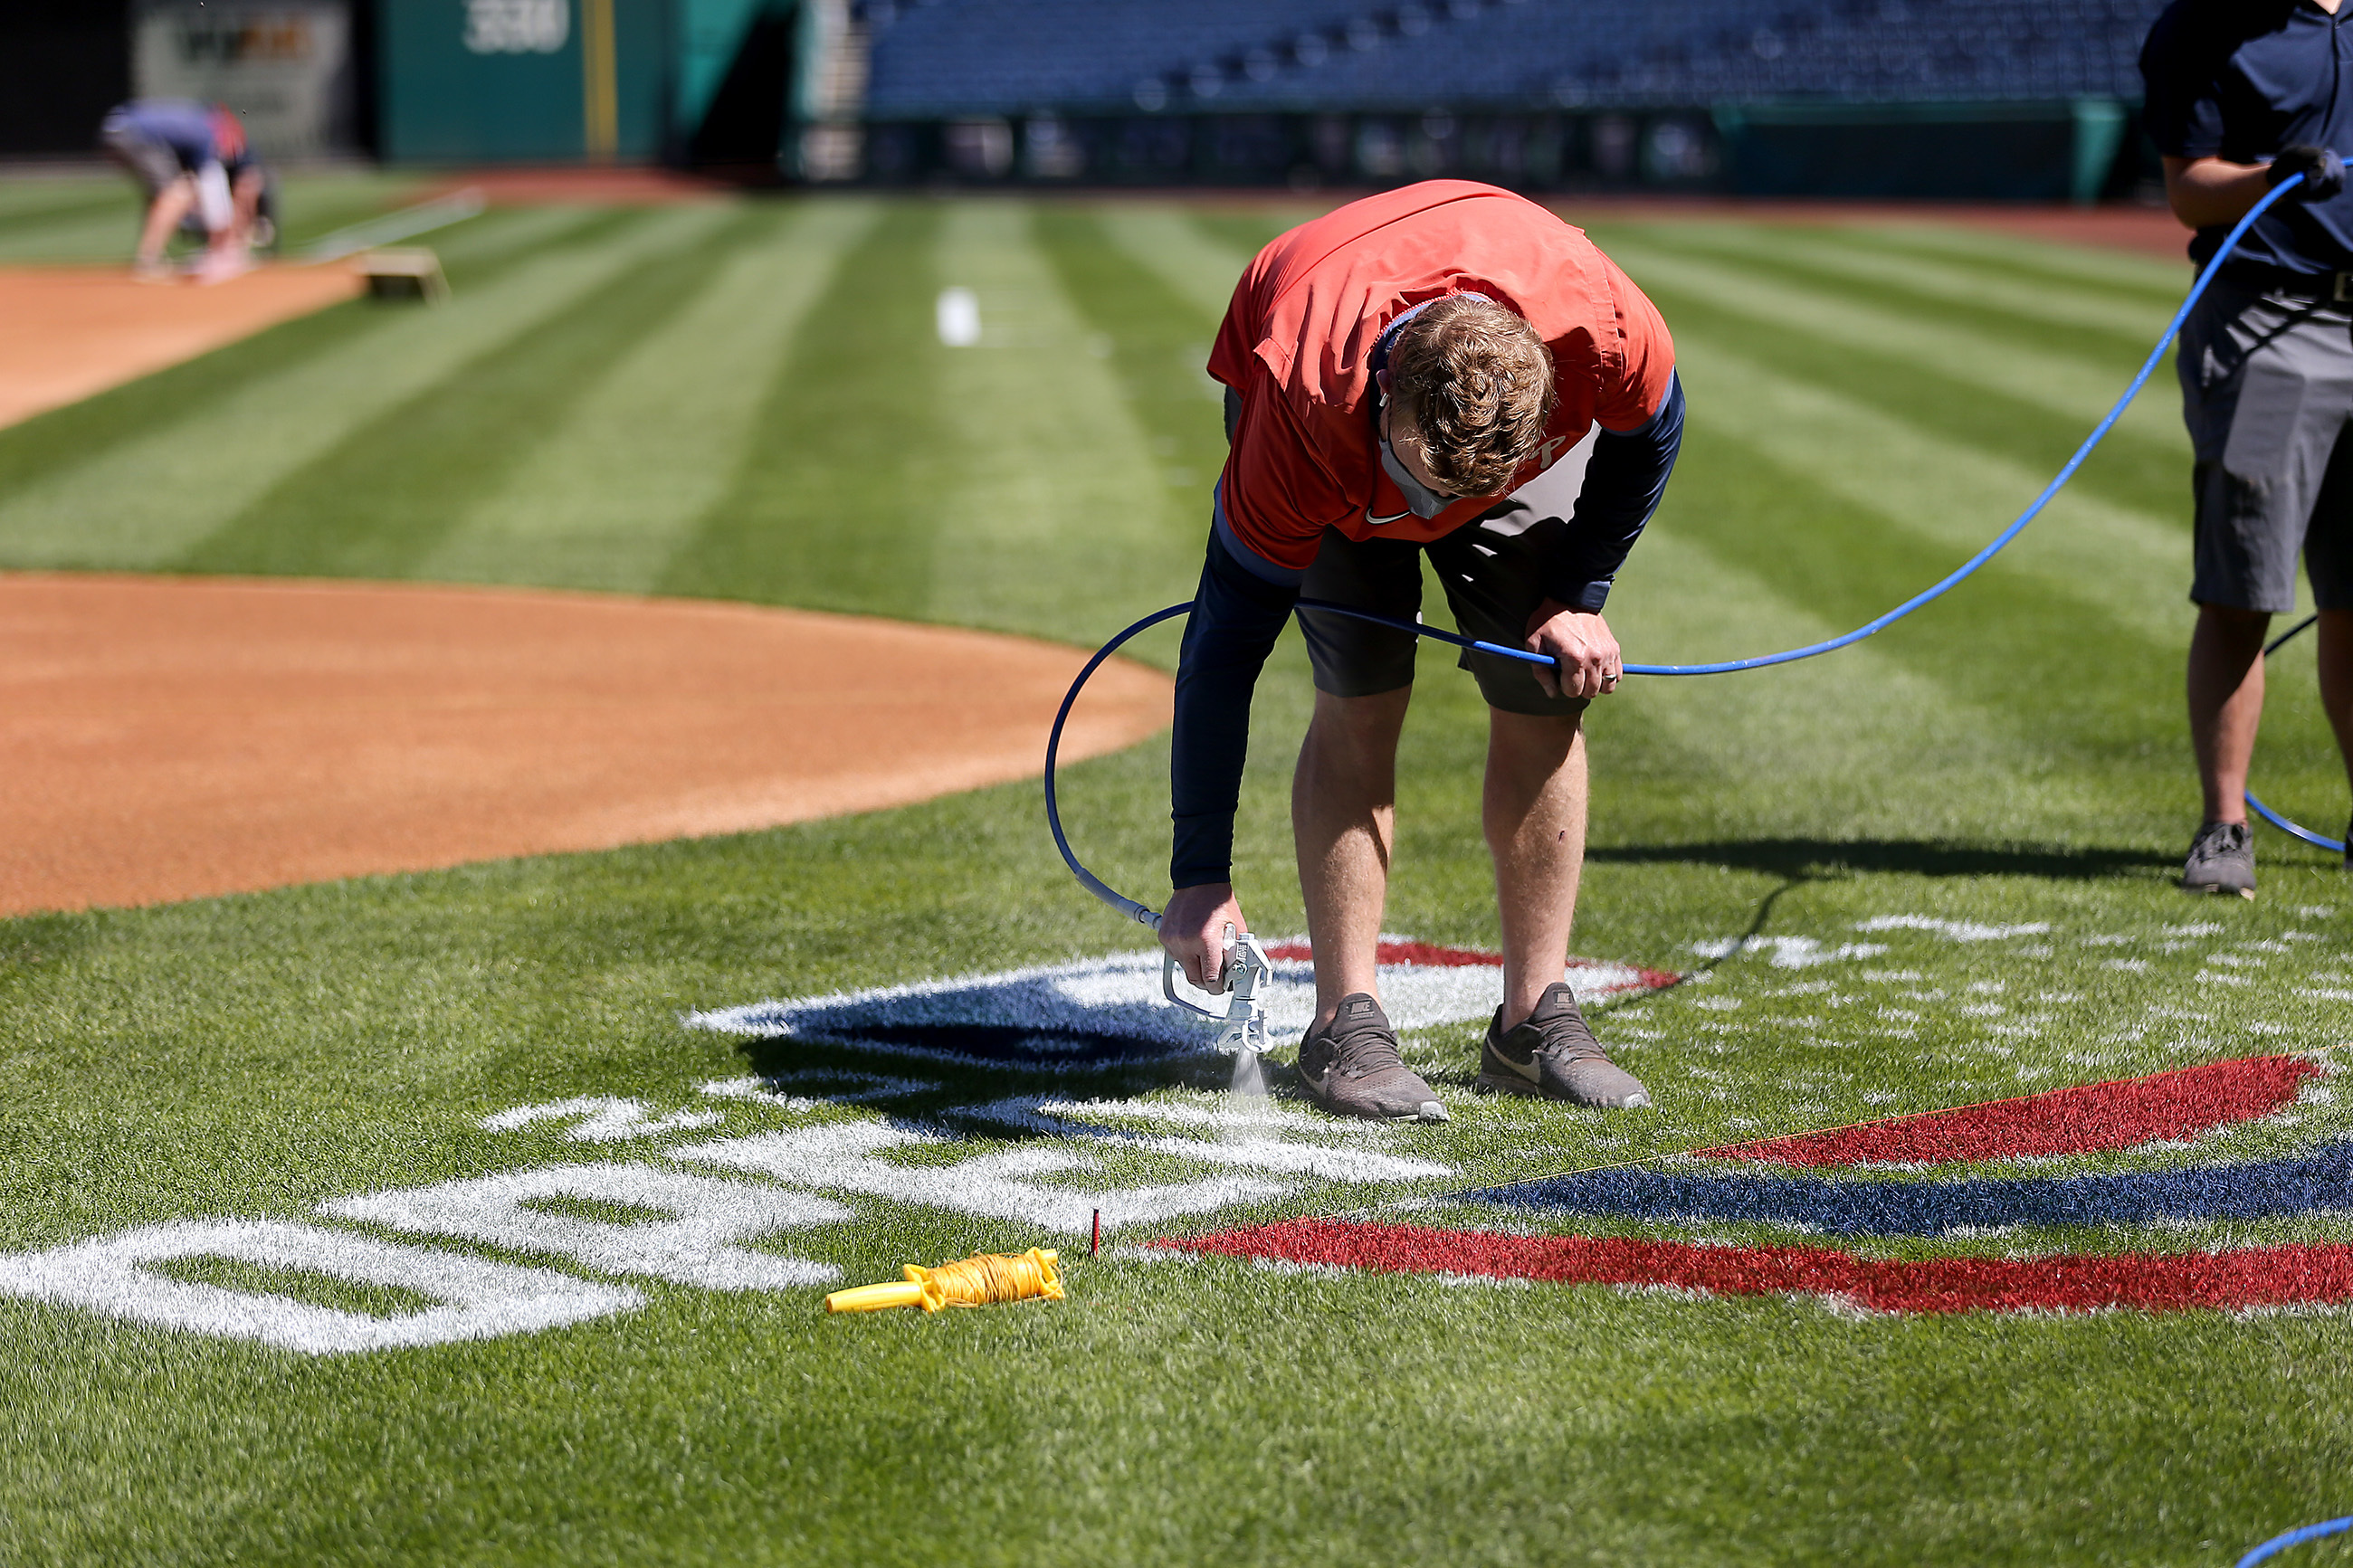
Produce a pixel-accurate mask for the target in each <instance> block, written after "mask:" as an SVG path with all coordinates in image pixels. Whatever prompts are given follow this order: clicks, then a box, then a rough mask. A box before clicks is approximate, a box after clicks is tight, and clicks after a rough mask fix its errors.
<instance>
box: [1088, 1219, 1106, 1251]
mask: <svg viewBox="0 0 2353 1568" xmlns="http://www.w3.org/2000/svg"><path fill="white" fill-rule="evenodd" d="M1102 1250H1103V1210H1101V1209H1097V1210H1095V1233H1094V1235H1093V1237H1092V1238H1090V1239H1089V1241H1088V1242H1087V1256H1088V1257H1089V1258H1092V1257H1093V1256H1094V1255H1095V1254H1096V1253H1098V1252H1101V1251H1102Z"/></svg>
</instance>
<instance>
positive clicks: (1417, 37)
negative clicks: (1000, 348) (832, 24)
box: [865, 0, 2163, 119]
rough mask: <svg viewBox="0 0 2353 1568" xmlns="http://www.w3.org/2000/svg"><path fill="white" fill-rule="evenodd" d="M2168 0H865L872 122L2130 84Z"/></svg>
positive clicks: (1626, 102)
mask: <svg viewBox="0 0 2353 1568" xmlns="http://www.w3.org/2000/svg"><path fill="white" fill-rule="evenodd" d="M2162 5H2163V0H1971V3H1969V4H1956V3H1953V0H1812V3H1810V4H1797V5H1790V4H1783V5H1764V6H1757V5H1741V4H1737V3H1736V0H1391V3H1385V4H1375V5H1367V4H1365V3H1364V0H1355V3H1351V0H1186V3H1185V4H1183V5H1169V4H1167V3H1166V0H916V3H907V0H869V4H868V5H867V6H866V9H865V17H866V21H867V24H868V26H869V28H870V33H871V38H872V51H873V53H872V68H871V69H872V74H871V85H870V87H869V90H868V100H867V105H866V112H867V113H868V114H869V115H870V116H872V117H875V118H878V119H923V118H941V117H948V116H955V115H1004V114H1022V113H1035V112H1040V111H1060V112H1064V113H1075V114H1084V113H1133V112H1134V111H1136V110H1186V111H1191V112H1222V111H1233V110H1262V111H1263V110H1287V111H1303V110H1305V111H1313V110H1427V109H1432V108H1448V109H1463V110H1524V109H1529V108H1536V107H1559V108H1603V107H1609V108H1625V109H1642V108H1668V107H1691V106H1697V105H1705V104H1722V103H1742V102H1760V101H1778V100H1790V99H1838V100H1849V101H1862V102H1913V101H1937V100H1949V101H1975V102H1985V101H2005V100H2015V101H2040V102H2051V101H2054V100H2069V99H2075V98H2086V97H2091V98H2114V97H2127V98H2128V97H2137V96H2138V93H2139V89H2140V84H2139V77H2138V73H2137V68H2136V66H2135V60H2136V58H2137V54H2138V52H2139V48H2140V42H2141V39H2142V37H2144V36H2145V35H2146V34H2147V30H2148V25H2149V23H2150V22H2151V21H2152V20H2154V18H2155V16H2156V15H2157V13H2158V10H2159V9H2161V8H2162Z"/></svg>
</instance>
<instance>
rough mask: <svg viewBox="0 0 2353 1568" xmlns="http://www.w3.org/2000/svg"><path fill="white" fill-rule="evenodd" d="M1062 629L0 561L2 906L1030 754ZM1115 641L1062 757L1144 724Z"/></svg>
mask: <svg viewBox="0 0 2353 1568" xmlns="http://www.w3.org/2000/svg"><path fill="white" fill-rule="evenodd" d="M1084 658H1085V655H1084V654H1082V653H1080V652H1077V651H1075V650H1072V649H1069V648H1063V647H1053V646H1051V645H1050V644H1046V643H1039V642H1032V641H1029V640H1027V639H1024V638H1019V637H1003V636H998V635H996V634H992V633H987V632H971V631H956V630H951V629H947V628H944V627H934V626H910V625H905V624H902V623H898V622H892V621H880V620H869V619H864V618H861V617H858V616H829V615H820V614H816V613H813V612H807V611H796V610H774V609H763V608H756V607H752V606H747V605H719V604H709V603H694V602H685V601H677V600H633V599H626V598H617V597H604V596H597V595H585V594H560V593H544V592H515V591H508V590H480V591H477V590H470V589H463V588H433V587H406V586H399V585H379V584H343V583H305V582H254V581H217V580H201V581H186V580H178V581H175V580H170V579H158V578H128V577H86V576H65V575H48V574H24V575H17V574H0V756H5V757H6V758H7V759H8V763H7V773H8V787H7V788H6V789H5V791H0V915H5V914H22V913H26V912H28V911H32V910H69V909H79V908H85V907H89V906H92V905H123V904H142V903H152V902H158V901H162V900H174V899H185V898H195V897H200V896H204V895H207V894H215V893H227V892H237V891H246V890H251V889H261V888H269V887H277V886H282V885H285V884H289V883H294V882H305V881H316V880H321V879H328V878H335V877H348V876H357V875H364V874H368V873H375V872H386V871H404V870H424V869H430V868H438V867H446V866H453V865H457V864H459V863H461V862H464V861H469V860H480V859H489V858H500V857H505V856H511V855H527V854H540V853H546V852H550V851H555V850H577V849H601V848H609V847H614V846H617V845H622V844H631V843H645V842H650V841H655V840H659V839H665V838H675V837H687V836H691V835H698V834H712V833H731V832H741V831H744V830H748V829H752V828H758V827H768V826H776V825H778V824H781V823H788V822H797V821H804V820H807V819H809V818H812V817H818V816H833V815H838V814H840V813H844V812H852V811H866V810H872V809H875V808H877V807H881V806H888V805H905V804H908V803H910V802H913V801H918V800H924V799H928V798H930V797H932V796H934V795H944V794H947V793H950V792H952V791H955V790H963V789H972V788H976V787H978V786H980V785H983V784H997V783H1002V782H1004V781H1006V780H1009V779H1015V778H1022V777H1027V776H1029V774H1030V773H1033V772H1035V771H1036V769H1037V767H1038V765H1039V760H1040V758H1041V757H1042V755H1043V753H1044V748H1045V736H1046V728H1047V725H1048V724H1049V723H1050V721H1052V718H1053V713H1054V709H1055V706H1056V704H1057V703H1059V702H1060V700H1061V696H1062V692H1063V689H1065V688H1066V687H1067V686H1068V685H1069V683H1070V680H1071V677H1072V676H1073V675H1075V674H1076V673H1077V671H1078V668H1079V666H1080V664H1081V663H1082V662H1083V660H1084ZM1168 711H1169V686H1168V680H1167V678H1166V676H1164V675H1162V674H1160V673H1159V672H1157V671H1155V670H1151V669H1147V668H1144V667H1142V666H1140V665H1135V664H1131V663H1127V662H1125V661H1123V660H1113V661H1112V662H1111V663H1109V664H1107V665H1105V666H1104V668H1103V669H1102V670H1101V671H1100V672H1098V673H1097V675H1096V677H1095V679H1094V680H1093V681H1092V682H1091V683H1090V685H1089V686H1088V689H1087V700H1086V702H1085V703H1084V704H1083V705H1082V709H1081V710H1080V711H1079V712H1078V713H1077V714H1076V715H1075V716H1074V717H1073V719H1072V721H1071V731H1069V733H1068V734H1067V735H1066V736H1065V740H1064V744H1065V748H1066V755H1068V756H1070V757H1071V758H1073V759H1075V758H1077V757H1083V756H1092V755H1097V754H1100V753H1102V752H1108V751H1113V750H1116V749H1118V748H1119V747H1122V746H1124V745H1128V744H1130V743H1132V742H1135V741H1138V740H1141V739H1142V738H1144V737H1145V736H1146V735H1148V734H1150V733H1152V732H1153V731H1155V730H1157V729H1159V728H1160V727H1162V726H1163V725H1165V724H1166V722H1167V721H1168Z"/></svg>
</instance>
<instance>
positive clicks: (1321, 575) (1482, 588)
mask: <svg viewBox="0 0 2353 1568" xmlns="http://www.w3.org/2000/svg"><path fill="white" fill-rule="evenodd" d="M1225 405H1226V439H1227V440H1228V441H1231V440H1232V439H1233V438H1234V424H1235V421H1236V420H1237V419H1238V418H1240V415H1241V399H1240V397H1238V396H1236V395H1235V394H1234V389H1233V388H1232V387H1230V386H1229V387H1228V388H1226V396H1225ZM1567 467H1568V465H1567V463H1566V461H1564V462H1563V463H1562V464H1560V465H1556V474H1558V475H1560V476H1562V477H1566V478H1567V479H1570V481H1571V486H1570V488H1569V489H1568V491H1567V493H1568V494H1570V495H1572V496H1573V495H1574V494H1575V493H1576V491H1575V488H1574V485H1575V480H1576V479H1577V477H1578V476H1581V475H1582V474H1583V472H1584V468H1585V465H1584V463H1583V462H1582V461H1581V460H1580V461H1578V462H1577V464H1576V465H1575V468H1576V473H1575V474H1568V473H1567ZM1545 488H1546V489H1554V488H1555V487H1549V486H1547V487H1545ZM1534 490H1535V487H1531V490H1530V491H1527V492H1523V493H1533V492H1534ZM1567 526H1568V524H1567V521H1565V520H1563V519H1561V518H1557V517H1548V516H1539V515H1538V514H1537V512H1536V510H1535V508H1533V507H1531V506H1529V505H1528V504H1527V503H1526V502H1525V501H1522V500H1506V501H1504V502H1502V503H1501V504H1500V505H1498V506H1496V507H1494V508H1493V509H1492V510H1490V511H1489V512H1488V513H1487V515H1486V516H1484V517H1482V518H1481V519H1480V520H1479V521H1477V522H1473V523H1467V524H1465V525H1464V526H1462V527H1461V528H1458V529H1456V530H1455V531H1453V532H1452V533H1450V534H1448V535H1447V536H1446V537H1445V538H1443V539H1440V540H1433V541H1432V542H1430V543H1428V544H1408V543H1405V542H1401V541H1398V540H1394V539H1368V540H1366V541H1365V542H1362V543H1359V542H1356V540H1353V539H1350V538H1349V537H1348V536H1347V535H1346V534H1345V533H1343V532H1341V531H1339V530H1338V529H1336V528H1327V529H1325V530H1324V542H1323V543H1321V544H1319V545H1318V546H1316V551H1315V564H1314V565H1313V566H1310V567H1309V568H1308V569H1307V575H1306V577H1305V578H1304V579H1303V581H1302V582H1301V584H1300V585H1299V595H1300V597H1302V598H1304V599H1328V600H1330V601H1331V602H1332V603H1333V604H1335V605H1356V607H1357V608H1359V609H1365V610H1372V611H1375V612H1377V614H1380V615H1384V616H1393V617H1395V618H1396V619H1398V620H1401V621H1416V620H1419V619H1420V618H1421V558H1422V557H1423V556H1424V555H1425V554H1426V555H1428V556H1429V557H1430V564H1431V565H1432V566H1435V567H1436V568H1437V569H1438V580H1439V583H1440V584H1441V585H1442V586H1443V587H1444V588H1445V590H1446V607H1447V608H1448V609H1449V610H1451V611H1452V612H1453V614H1454V629H1455V630H1457V631H1459V632H1461V634H1462V635H1463V636H1464V637H1474V638H1476V639H1477V640H1479V641H1481V642H1491V643H1496V644H1499V645H1501V646H1502V647H1522V646H1524V645H1525V643H1526V641H1527V637H1528V618H1529V617H1530V616H1534V615H1535V613H1536V606H1537V605H1540V604H1542V603H1543V602H1544V596H1545V594H1544V588H1543V586H1542V584H1543V582H1544V573H1543V570H1542V566H1543V562H1544V560H1545V557H1546V551H1547V550H1549V549H1551V548H1552V547H1553V545H1554V542H1556V540H1557V539H1558V538H1559V537H1560V531H1561V530H1563V529H1565V528H1567ZM1299 626H1300V629H1301V631H1302V632H1303V633H1304V634H1305V636H1306V638H1307V662H1308V663H1309V665H1311V666H1312V667H1313V668H1314V672H1315V689H1316V690H1318V691H1328V692H1330V693H1331V694H1332V695H1333V696H1335V697H1377V696H1379V695H1380V694H1381V693H1382V692H1384V691H1398V690H1401V689H1404V688H1406V687H1409V686H1411V685H1412V684H1413V656H1414V649H1415V648H1416V647H1417V646H1419V642H1420V640H1421V639H1419V637H1413V636H1411V635H1409V634H1408V633H1405V632H1393V631H1391V630H1389V629H1388V627H1387V626H1375V625H1373V623H1372V622H1370V621H1360V620H1358V619H1356V617H1355V616H1335V615H1333V614H1331V613H1329V612H1328V611H1327V612H1325V613H1324V614H1323V615H1320V616H1319V615H1317V614H1316V613H1315V612H1314V611H1313V610H1302V611H1301V612H1300V613H1299ZM1455 662H1456V663H1457V664H1459V665H1460V666H1461V668H1464V669H1467V670H1469V671H1470V672H1471V674H1472V679H1475V680H1477V681H1478V682H1479V694H1480V695H1481V696H1482V697H1484V698H1485V699H1486V700H1487V706H1488V707H1490V708H1500V709H1502V710H1504V712H1506V713H1539V714H1567V713H1582V712H1584V711H1585V708H1586V704H1587V703H1588V702H1590V701H1591V700H1592V699H1591V698H1588V697H1546V695H1545V690H1544V688H1543V687H1541V686H1538V685H1537V684H1536V678H1535V674H1534V673H1533V671H1534V670H1535V666H1534V665H1530V664H1524V663H1522V662H1521V661H1520V660H1518V659H1516V658H1496V657H1495V656H1494V655H1493V654H1491V653H1472V651H1471V650H1470V649H1469V648H1464V649H1463V650H1462V656H1461V658H1459V659H1457V660H1456V661H1455Z"/></svg>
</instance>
